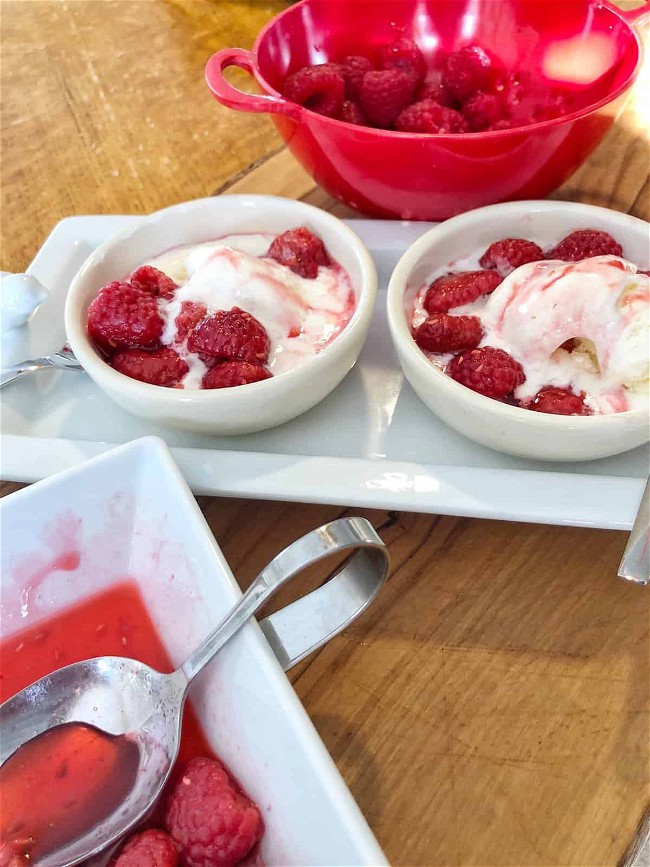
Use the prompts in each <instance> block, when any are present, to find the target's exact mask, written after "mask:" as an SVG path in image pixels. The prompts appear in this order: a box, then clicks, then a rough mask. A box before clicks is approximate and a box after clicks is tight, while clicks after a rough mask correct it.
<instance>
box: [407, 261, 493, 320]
mask: <svg viewBox="0 0 650 867" xmlns="http://www.w3.org/2000/svg"><path fill="white" fill-rule="evenodd" d="M502 280H503V278H502V277H501V275H500V274H497V272H496V271H465V272H464V273H462V274H448V275H447V276H445V277H438V279H437V280H434V281H433V283H432V284H431V285H430V286H429V288H428V290H427V293H426V295H425V296H424V307H425V309H426V311H427V313H428V314H429V315H432V314H433V313H446V312H447V311H448V310H451V309H452V308H454V307H462V306H463V304H471V302H472V301H476V299H477V298H480V297H481V296H482V295H489V294H490V292H494V290H495V289H496V288H497V286H498V285H499V284H500V283H501V281H502Z"/></svg>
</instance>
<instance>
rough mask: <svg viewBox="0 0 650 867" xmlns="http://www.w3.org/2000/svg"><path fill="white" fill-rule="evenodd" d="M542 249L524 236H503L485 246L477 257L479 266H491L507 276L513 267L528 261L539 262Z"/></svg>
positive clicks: (542, 256)
mask: <svg viewBox="0 0 650 867" xmlns="http://www.w3.org/2000/svg"><path fill="white" fill-rule="evenodd" d="M543 258H544V251H543V250H542V248H541V247H539V246H538V245H537V244H535V243H534V242H533V241H526V240H525V239H524V238H503V240H501V241H495V242H494V243H493V244H490V246H489V247H488V248H487V250H486V251H485V253H483V255H482V256H481V258H480V259H479V265H480V266H481V268H491V269H493V270H494V271H498V273H499V274H501V276H502V277H507V275H508V274H510V273H511V271H514V270H515V268H519V267H520V266H521V265H526V264H527V263H528V262H540V261H541V260H542V259H543Z"/></svg>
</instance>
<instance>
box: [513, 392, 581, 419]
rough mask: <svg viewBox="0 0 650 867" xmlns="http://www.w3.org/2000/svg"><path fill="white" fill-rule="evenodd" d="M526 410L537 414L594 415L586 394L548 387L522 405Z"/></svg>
mask: <svg viewBox="0 0 650 867" xmlns="http://www.w3.org/2000/svg"><path fill="white" fill-rule="evenodd" d="M522 406H523V407H525V408H526V409H532V410H535V412H549V413H552V414H554V415H592V412H591V410H590V409H589V407H588V406H587V405H586V403H585V393H584V391H581V392H580V394H574V393H573V392H572V391H570V390H569V389H568V388H557V387H556V386H554V385H547V386H546V387H545V388H542V389H540V391H538V392H537V394H536V395H535V397H533V398H532V399H531V400H528V401H525V402H524V403H522Z"/></svg>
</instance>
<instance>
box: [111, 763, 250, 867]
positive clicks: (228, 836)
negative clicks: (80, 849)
mask: <svg viewBox="0 0 650 867" xmlns="http://www.w3.org/2000/svg"><path fill="white" fill-rule="evenodd" d="M156 818H158V819H159V821H157V822H156V824H158V825H162V826H163V827H155V828H148V829H147V830H145V831H141V832H139V833H136V834H133V835H131V837H129V838H128V839H127V840H126V842H125V843H124V844H123V845H122V847H121V848H120V849H119V851H118V853H117V856H116V857H115V858H114V859H113V860H112V864H111V867H234V865H235V864H238V863H239V862H241V861H242V860H243V859H244V858H246V857H247V856H248V855H249V854H250V853H251V851H252V850H253V848H254V846H255V845H256V844H257V842H258V841H259V840H260V838H261V837H262V833H263V831H264V826H263V823H262V817H261V816H260V812H259V810H258V808H257V807H256V805H255V804H254V803H253V802H252V801H251V800H250V799H249V798H248V797H247V796H246V795H245V794H244V793H243V792H242V791H241V789H240V788H239V786H238V785H237V783H236V782H235V781H234V780H233V779H232V777H230V775H229V774H228V772H227V771H226V769H225V768H224V767H223V765H222V764H221V763H220V762H218V761H217V760H216V759H211V758H195V759H192V760H191V761H190V762H189V763H188V765H187V767H186V768H185V770H184V771H183V773H182V775H181V776H180V778H179V779H178V781H177V782H176V784H175V785H174V786H173V787H172V788H171V791H170V792H169V793H168V795H167V797H166V798H165V799H164V803H163V805H162V812H161V815H160V816H159V817H156Z"/></svg>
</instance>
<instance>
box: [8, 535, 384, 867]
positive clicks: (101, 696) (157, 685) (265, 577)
mask: <svg viewBox="0 0 650 867" xmlns="http://www.w3.org/2000/svg"><path fill="white" fill-rule="evenodd" d="M337 552H354V553H353V554H352V556H351V557H350V559H349V560H348V561H347V563H346V564H345V565H344V566H343V568H342V569H341V570H339V571H338V572H337V573H336V574H335V575H334V576H333V577H331V578H330V579H329V580H328V581H327V582H326V583H325V584H324V585H323V586H321V587H319V588H318V589H317V590H316V591H313V593H311V594H309V597H314V600H315V602H316V603H318V601H320V607H321V611H322V615H323V625H324V626H325V627H327V625H328V622H327V621H328V618H332V621H331V623H332V632H331V634H334V633H335V632H338V631H340V629H342V628H343V627H344V626H345V625H346V623H349V622H350V621H351V620H352V619H354V617H356V616H357V615H358V614H359V613H360V611H362V610H364V609H365V607H366V606H367V605H368V604H369V603H370V601H371V600H372V599H373V598H374V596H375V595H376V593H377V591H378V590H379V588H380V587H381V585H382V584H383V582H384V579H385V577H386V574H387V572H388V554H387V551H386V548H385V546H384V544H383V542H382V541H381V539H380V538H379V536H378V535H377V534H376V532H375V531H374V529H373V527H372V525H371V524H370V523H369V522H368V521H366V520H365V519H363V518H341V519H339V520H336V521H332V522H330V523H329V524H325V525H324V526H322V527H319V528H318V529H317V530H313V531H312V532H311V533H308V534H307V535H306V536H303V537H302V538H300V539H298V540H297V541H295V542H293V543H292V544H291V545H290V546H289V547H288V548H285V549H284V551H282V552H281V553H280V554H278V555H277V556H276V557H275V558H274V559H273V560H272V561H271V562H270V563H269V564H268V565H267V566H266V567H265V568H264V569H263V570H262V572H260V574H259V575H258V576H257V578H256V579H255V581H253V583H252V584H251V585H250V587H249V588H248V590H247V591H246V593H245V594H244V595H243V596H242V598H241V599H240V600H239V602H238V603H237V604H236V605H235V606H234V607H233V608H232V609H231V610H230V612H229V613H228V614H227V615H226V616H225V618H224V619H223V620H222V621H221V623H220V624H219V625H218V626H217V628H216V629H215V630H214V631H213V632H212V633H211V634H210V635H209V636H208V637H207V638H206V639H205V641H204V642H203V643H202V644H201V645H200V646H199V647H198V648H197V649H196V650H195V651H194V652H193V653H192V654H190V656H189V657H188V658H187V659H186V660H185V662H184V663H183V664H182V665H181V666H180V667H179V668H178V669H177V670H176V671H174V672H172V673H171V674H162V673H160V672H158V671H155V670H154V669H152V668H150V667H149V666H147V665H144V664H143V663H140V662H137V661H136V660H134V659H128V658H123V657H118V656H103V657H98V658H96V659H90V660H86V661H84V662H78V663H75V664H74V665H69V666H66V667H65V668H62V669H59V670H58V671H55V672H53V673H52V674H49V675H46V676H45V677H43V678H41V679H40V680H38V681H36V682H35V683H32V684H31V685H30V686H27V687H26V688H25V689H23V690H21V691H20V692H19V693H17V694H16V695H15V696H13V698H10V699H9V700H8V701H6V702H4V703H3V704H2V705H1V706H0V729H1V730H2V743H1V746H0V759H1V761H2V764H3V765H4V763H5V762H6V761H8V760H9V759H10V758H11V756H12V755H13V754H14V753H15V752H16V751H17V750H19V749H20V748H21V747H22V746H23V745H25V744H26V743H28V742H29V741H31V740H32V739H33V738H35V737H37V736H38V735H42V734H44V733H45V732H48V731H50V730H51V729H53V728H55V727H57V726H60V725H62V724H65V723H84V724H87V725H91V726H94V727H95V728H96V729H99V730H100V732H104V733H107V734H109V735H117V736H121V737H125V738H128V739H129V740H130V741H131V742H135V743H136V744H137V746H138V769H137V773H136V774H135V778H134V782H133V786H132V788H131V789H130V791H128V793H127V795H126V796H125V797H124V799H123V800H122V801H121V802H120V803H119V804H118V806H117V807H116V808H115V809H114V810H113V811H112V812H110V814H109V815H107V816H106V817H105V818H103V819H102V820H100V821H99V822H97V823H96V824H95V825H94V826H93V827H91V828H89V829H88V830H87V831H85V832H84V833H83V834H80V835H78V836H77V837H76V838H74V839H71V840H69V841H66V842H65V844H62V845H61V846H60V847H58V848H56V849H55V850H52V851H50V852H49V853H47V854H45V855H43V856H42V857H41V858H39V860H38V864H39V867H73V865H75V864H78V863H79V862H81V861H84V860H85V859H87V858H90V857H91V856H94V855H97V854H99V853H100V852H102V851H103V850H104V849H106V848H107V847H108V846H110V845H111V844H112V843H114V842H115V841H117V840H118V839H119V838H120V837H121V836H123V835H124V834H125V833H127V832H128V831H129V830H131V829H132V828H133V827H134V826H135V825H137V824H138V822H140V821H141V820H142V819H143V818H144V817H145V816H146V815H147V813H148V812H149V811H150V809H151V808H152V807H153V806H154V804H155V802H156V799H157V798H158V796H159V795H160V792H161V790H162V788H163V786H164V785H165V782H166V781H167V778H168V776H169V773H170V771H171V769H172V767H173V764H174V761H175V759H176V756H177V754H178V749H179V745H180V733H181V719H182V710H183V705H184V702H185V698H186V695H187V691H188V688H189V686H190V684H191V682H192V681H193V679H194V677H195V676H196V675H197V674H198V673H199V672H200V671H201V670H202V669H203V668H204V667H205V666H206V665H207V664H208V663H209V662H210V661H211V660H212V659H213V658H214V656H215V655H216V653H217V652H218V651H219V650H220V649H221V648H222V647H223V646H224V644H225V643H226V642H227V641H228V640H229V639H230V638H231V637H232V636H233V635H234V634H235V633H236V632H238V631H239V629H240V628H241V627H242V626H243V625H244V624H245V623H246V622H247V621H248V619H249V618H250V617H251V616H252V615H253V614H254V613H255V612H256V611H257V610H258V609H259V608H260V607H261V606H262V605H264V604H265V603H266V602H267V601H268V600H269V599H270V598H271V597H272V596H273V595H274V594H275V593H276V591H277V590H278V589H279V588H280V587H281V586H282V585H283V584H285V583H286V582H287V581H288V580H289V579H290V578H292V577H293V576H294V575H296V574H297V573H299V572H301V571H302V570H303V569H304V568H305V567H307V566H309V565H311V564H314V563H317V562H319V561H320V560H323V559H324V558H326V557H328V556H330V555H331V554H333V553H337ZM333 588H335V589H336V598H337V600H338V604H337V606H336V609H335V610H330V612H329V614H327V606H325V605H323V602H324V601H325V600H326V599H329V600H330V601H331V596H330V591H331V590H332V589H333ZM307 598H308V597H306V598H303V599H301V600H300V602H301V603H305V602H306V599H307ZM294 604H297V603H294ZM324 635H325V636H326V637H324V638H323V640H322V641H321V642H320V643H321V644H322V643H324V642H325V641H326V640H327V639H328V638H329V637H330V635H328V634H327V630H326V629H325V630H324ZM315 646H318V645H315ZM315 646H314V647H313V648H312V649H315Z"/></svg>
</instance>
